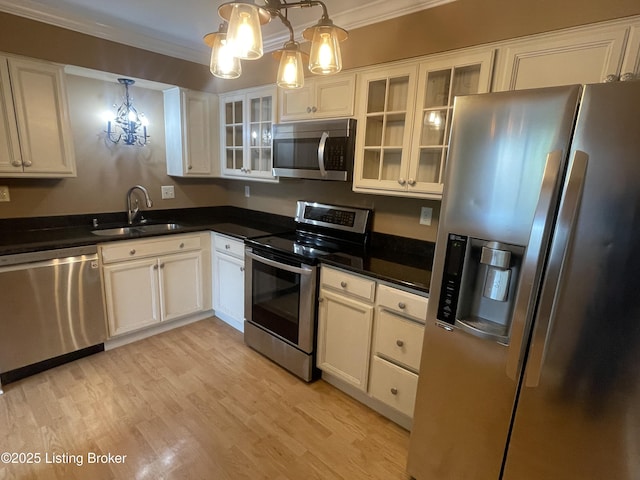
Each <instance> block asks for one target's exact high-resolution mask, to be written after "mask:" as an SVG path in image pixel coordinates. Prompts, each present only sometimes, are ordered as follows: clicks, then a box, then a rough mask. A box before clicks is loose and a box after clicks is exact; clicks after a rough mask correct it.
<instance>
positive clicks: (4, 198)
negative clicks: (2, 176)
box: [0, 185, 11, 202]
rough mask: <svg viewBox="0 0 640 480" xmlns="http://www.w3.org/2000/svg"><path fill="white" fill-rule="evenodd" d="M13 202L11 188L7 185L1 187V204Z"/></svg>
mask: <svg viewBox="0 0 640 480" xmlns="http://www.w3.org/2000/svg"><path fill="white" fill-rule="evenodd" d="M10 200H11V197H10V196H9V187H7V186H6V185H0V202H8V201H10Z"/></svg>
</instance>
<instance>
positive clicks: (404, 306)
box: [398, 302, 407, 310]
mask: <svg viewBox="0 0 640 480" xmlns="http://www.w3.org/2000/svg"><path fill="white" fill-rule="evenodd" d="M398 308H399V309H400V310H404V309H405V308H407V306H406V305H405V304H404V303H402V302H400V303H398Z"/></svg>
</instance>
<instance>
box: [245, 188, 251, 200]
mask: <svg viewBox="0 0 640 480" xmlns="http://www.w3.org/2000/svg"><path fill="white" fill-rule="evenodd" d="M244 196H245V197H247V198H249V197H250V196H251V187H250V186H249V185H245V186H244Z"/></svg>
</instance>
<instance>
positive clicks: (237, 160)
mask: <svg viewBox="0 0 640 480" xmlns="http://www.w3.org/2000/svg"><path fill="white" fill-rule="evenodd" d="M222 108H223V110H222V111H223V112H224V113H223V115H224V117H223V123H224V124H223V128H224V137H223V147H222V148H223V162H224V163H223V170H224V171H227V172H228V171H234V170H238V171H240V170H241V169H242V168H244V129H243V126H244V99H243V98H242V97H232V98H229V99H227V100H225V101H224V104H223V105H222Z"/></svg>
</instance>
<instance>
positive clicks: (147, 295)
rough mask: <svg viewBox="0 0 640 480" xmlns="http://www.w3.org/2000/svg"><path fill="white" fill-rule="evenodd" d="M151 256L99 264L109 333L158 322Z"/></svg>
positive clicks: (153, 268)
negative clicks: (102, 276)
mask: <svg viewBox="0 0 640 480" xmlns="http://www.w3.org/2000/svg"><path fill="white" fill-rule="evenodd" d="M157 269H158V263H157V261H156V259H155V258H147V259H142V260H134V261H130V262H121V263H114V264H111V265H104V266H103V275H104V288H105V303H106V307H107V319H108V323H109V334H110V336H112V337H113V336H115V335H120V334H122V333H126V332H131V331H134V330H138V329H140V328H143V327H147V326H149V325H153V324H154V323H158V322H160V318H161V317H160V306H159V305H160V303H159V298H158V272H157Z"/></svg>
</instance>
